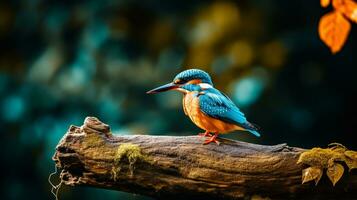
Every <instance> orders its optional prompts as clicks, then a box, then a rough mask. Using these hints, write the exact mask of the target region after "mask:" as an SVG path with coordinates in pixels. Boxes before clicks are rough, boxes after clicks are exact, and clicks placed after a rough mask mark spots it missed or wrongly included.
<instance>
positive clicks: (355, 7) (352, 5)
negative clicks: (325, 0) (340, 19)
mask: <svg viewBox="0 0 357 200" xmlns="http://www.w3.org/2000/svg"><path fill="white" fill-rule="evenodd" d="M332 4H333V7H334V8H335V9H336V10H338V11H340V12H341V13H343V14H344V15H345V16H346V17H347V18H348V19H350V20H351V21H353V22H356V23H357V3H356V2H354V1H353V0H333V3H332Z"/></svg>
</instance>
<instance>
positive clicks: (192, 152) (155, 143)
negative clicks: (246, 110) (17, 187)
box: [53, 117, 357, 199]
mask: <svg viewBox="0 0 357 200" xmlns="http://www.w3.org/2000/svg"><path fill="white" fill-rule="evenodd" d="M203 140H204V139H203V138H201V139H199V137H197V136H184V137H171V136H148V135H135V136H121V135H120V136H119V135H112V133H111V132H110V128H109V126H108V125H106V124H104V123H102V122H100V121H99V120H98V119H96V118H94V117H87V118H86V120H85V121H84V125H82V126H81V127H76V126H71V127H70V128H69V130H68V132H67V133H66V134H65V135H64V136H63V138H62V140H61V141H60V142H59V144H58V146H57V148H56V152H55V154H54V156H53V160H54V161H55V163H56V166H57V168H59V169H60V170H61V174H60V178H61V181H62V182H63V183H64V184H65V185H70V186H76V185H86V186H93V187H100V188H106V189H113V190H120V191H126V192H131V193H136V194H143V195H148V196H152V197H155V198H170V199H182V198H186V199H189V198H192V199H207V198H220V199H237V198H245V199H247V198H248V199H250V198H251V197H269V198H272V199H281V198H284V199H286V198H318V197H324V198H328V197H341V198H356V197H357V175H356V173H353V172H351V173H346V174H345V175H344V177H343V178H342V180H341V181H340V182H338V183H337V184H336V186H335V187H334V186H332V184H331V183H330V182H328V179H327V178H326V177H325V178H322V180H321V181H320V183H319V184H318V185H317V186H315V185H314V184H313V183H312V182H310V183H307V184H301V173H302V170H303V167H304V166H303V164H297V161H298V158H299V155H300V154H301V153H302V152H304V151H305V150H304V149H301V148H295V147H289V146H287V145H286V144H279V145H274V146H266V145H257V144H250V143H245V142H239V141H232V140H227V139H220V141H221V145H219V146H218V145H216V144H209V145H202V142H203Z"/></svg>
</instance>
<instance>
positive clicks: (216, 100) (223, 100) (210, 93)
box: [199, 88, 260, 137]
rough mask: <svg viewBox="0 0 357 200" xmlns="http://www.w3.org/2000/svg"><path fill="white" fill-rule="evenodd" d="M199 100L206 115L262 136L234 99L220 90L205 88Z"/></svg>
mask: <svg viewBox="0 0 357 200" xmlns="http://www.w3.org/2000/svg"><path fill="white" fill-rule="evenodd" d="M199 100H200V101H199V102H200V109H201V111H202V112H203V113H205V114H206V115H208V116H210V117H212V118H215V119H219V120H222V121H224V122H228V123H232V124H236V125H238V126H240V127H243V128H245V129H246V130H247V131H249V132H251V133H252V134H254V135H255V136H258V137H259V136H260V134H259V133H258V132H257V128H256V127H254V125H252V124H251V123H249V122H248V121H247V119H246V118H245V116H244V114H243V113H242V112H241V111H240V110H239V108H238V107H237V106H236V105H235V104H234V103H233V102H232V100H231V99H230V98H229V97H228V96H226V95H225V94H223V93H221V92H220V91H219V90H217V89H215V88H210V89H207V90H204V91H203V94H201V95H200V96H199Z"/></svg>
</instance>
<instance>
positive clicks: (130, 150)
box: [112, 143, 148, 181]
mask: <svg viewBox="0 0 357 200" xmlns="http://www.w3.org/2000/svg"><path fill="white" fill-rule="evenodd" d="M124 160H127V161H128V162H129V171H130V175H131V176H132V175H133V173H134V169H135V165H134V164H135V163H137V162H147V161H148V156H146V155H144V154H143V153H142V151H141V148H140V147H139V145H136V144H131V143H124V144H121V145H120V146H119V147H118V149H117V151H116V153H115V156H114V166H115V167H113V169H112V173H113V178H114V180H115V181H116V179H117V174H118V173H119V172H120V171H121V162H122V161H124Z"/></svg>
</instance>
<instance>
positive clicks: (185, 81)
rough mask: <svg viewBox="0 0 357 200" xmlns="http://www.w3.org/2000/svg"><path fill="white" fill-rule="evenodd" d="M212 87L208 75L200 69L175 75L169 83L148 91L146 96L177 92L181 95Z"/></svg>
mask: <svg viewBox="0 0 357 200" xmlns="http://www.w3.org/2000/svg"><path fill="white" fill-rule="evenodd" d="M210 87H213V83H212V80H211V77H210V76H209V74H208V73H207V72H205V71H203V70H200V69H188V70H185V71H183V72H180V73H179V74H177V75H176V76H175V78H174V80H173V81H172V82H171V83H168V84H165V85H162V86H160V87H157V88H155V89H152V90H150V91H148V92H147V93H148V94H154V93H159V92H165V91H169V90H177V91H180V92H182V93H187V92H188V91H195V90H200V89H206V88H210Z"/></svg>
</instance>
